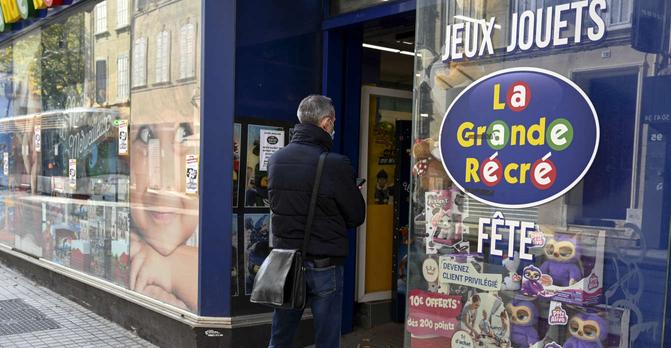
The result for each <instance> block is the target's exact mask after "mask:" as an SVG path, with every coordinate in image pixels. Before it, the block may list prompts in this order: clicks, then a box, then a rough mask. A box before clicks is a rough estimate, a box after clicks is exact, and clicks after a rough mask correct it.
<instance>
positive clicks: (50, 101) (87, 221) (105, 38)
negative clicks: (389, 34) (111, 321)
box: [0, 0, 201, 312]
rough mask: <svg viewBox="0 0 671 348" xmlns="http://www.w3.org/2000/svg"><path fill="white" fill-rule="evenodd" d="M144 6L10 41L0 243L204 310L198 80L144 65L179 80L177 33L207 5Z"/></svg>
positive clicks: (0, 131)
mask: <svg viewBox="0 0 671 348" xmlns="http://www.w3.org/2000/svg"><path fill="white" fill-rule="evenodd" d="M108 4H109V6H110V7H109V8H108ZM135 4H136V5H137V7H135V6H133V7H130V5H131V3H130V2H128V1H124V0H115V1H111V2H107V1H102V2H98V3H97V4H96V5H95V7H87V6H77V7H72V8H70V9H69V10H68V11H63V12H60V13H59V14H57V16H59V17H58V20H54V21H44V22H39V21H36V22H35V25H33V26H32V27H30V29H28V31H27V32H26V33H25V34H22V35H19V36H16V37H15V38H6V39H5V41H3V42H2V43H0V163H1V164H2V166H1V167H2V172H1V173H0V243H2V244H6V245H9V246H12V247H15V248H17V249H19V250H21V251H23V252H26V253H29V254H32V255H35V256H38V257H42V258H45V259H47V260H51V261H53V262H55V263H57V264H60V265H61V266H64V267H69V268H73V269H76V270H78V271H81V272H84V273H86V274H88V275H91V276H93V277H96V278H99V279H101V280H104V281H108V282H112V283H115V284H117V285H120V286H122V287H124V288H126V289H128V290H130V291H136V292H139V293H142V294H144V295H146V296H150V297H152V298H154V299H157V300H159V301H162V302H164V303H166V304H168V305H171V306H175V307H178V308H183V309H186V310H189V311H192V312H196V311H197V303H198V279H197V277H198V243H199V232H198V214H199V205H198V201H199V193H200V192H199V180H198V177H199V175H198V174H199V173H198V172H199V170H200V165H199V163H200V162H199V155H200V153H199V151H200V108H199V102H198V101H199V100H200V88H199V87H200V81H198V80H197V79H196V78H195V77H196V76H195V74H194V76H193V77H194V78H193V79H191V80H189V81H188V82H184V83H181V84H180V85H179V86H173V85H165V86H162V88H159V89H152V88H148V86H147V72H148V71H149V72H150V74H151V78H152V80H151V82H152V83H153V82H154V81H153V78H154V76H153V74H154V73H155V72H158V75H157V76H158V77H160V81H164V82H169V81H170V40H171V39H170V33H171V32H178V31H179V30H181V28H182V25H184V23H192V24H193V25H194V26H197V25H198V22H199V21H200V11H201V8H200V2H199V1H172V2H166V3H164V4H162V11H152V12H147V11H145V7H144V5H145V3H144V2H141V1H139V2H136V3H135ZM129 7H130V8H132V9H133V10H134V12H133V13H132V14H131V13H129V12H130V9H129ZM108 10H109V16H111V17H116V19H115V20H114V21H113V22H111V23H114V22H116V25H117V27H119V28H115V29H123V30H108ZM131 15H132V16H131ZM175 16H179V17H180V18H179V19H178V20H177V21H174V19H175ZM131 18H132V19H133V20H132V23H131V20H130V19H131ZM111 25H114V24H111ZM192 36H193V38H192V41H194V42H195V41H196V40H198V39H199V38H198V37H196V33H195V31H194V32H192ZM155 38H160V39H157V41H158V42H157V41H155ZM158 46H160V48H161V49H160V52H157V49H158V48H159V47H158ZM191 47H192V48H189V46H188V45H187V52H189V53H190V54H191V56H192V57H194V59H193V60H192V61H191V62H192V64H193V70H194V71H196V69H198V68H199V66H200V62H199V61H197V60H196V59H195V57H196V56H197V55H198V52H197V51H196V50H197V49H198V47H197V46H191ZM189 50H192V51H189ZM157 55H158V56H159V57H160V58H161V59H159V60H156V59H155V57H157ZM150 57H151V59H150ZM189 68H190V67H189ZM131 87H132V88H131ZM131 255H133V256H134V257H131ZM138 255H142V257H137V256H138ZM131 268H133V269H137V272H131ZM131 273H132V274H131Z"/></svg>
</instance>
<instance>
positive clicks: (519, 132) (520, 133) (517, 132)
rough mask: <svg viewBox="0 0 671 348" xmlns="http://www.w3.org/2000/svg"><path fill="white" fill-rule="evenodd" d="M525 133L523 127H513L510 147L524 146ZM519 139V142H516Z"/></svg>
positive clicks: (519, 125)
mask: <svg viewBox="0 0 671 348" xmlns="http://www.w3.org/2000/svg"><path fill="white" fill-rule="evenodd" d="M526 132H527V130H526V129H525V128H524V125H521V124H518V125H514V126H513V128H512V131H511V132H510V133H511V134H510V145H518V144H519V145H524V144H526V140H525V139H526ZM518 139H519V142H518V141H517V140H518Z"/></svg>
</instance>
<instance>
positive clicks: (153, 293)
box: [143, 285, 189, 310]
mask: <svg viewBox="0 0 671 348" xmlns="http://www.w3.org/2000/svg"><path fill="white" fill-rule="evenodd" d="M143 293H144V294H145V295H147V296H149V297H151V298H153V299H156V300H159V301H161V302H165V303H169V304H171V305H173V306H175V307H178V308H181V309H184V310H189V308H188V307H187V306H186V304H184V302H182V300H180V299H178V298H177V297H176V296H175V295H174V294H172V293H168V292H166V291H165V290H163V289H162V288H161V287H158V286H156V285H147V286H146V287H145V288H144V292H143Z"/></svg>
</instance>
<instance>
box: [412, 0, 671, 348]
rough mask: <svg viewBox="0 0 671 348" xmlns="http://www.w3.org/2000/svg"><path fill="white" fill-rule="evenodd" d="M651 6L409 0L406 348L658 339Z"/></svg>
mask: <svg viewBox="0 0 671 348" xmlns="http://www.w3.org/2000/svg"><path fill="white" fill-rule="evenodd" d="M668 11H669V8H668V3H667V2H664V1H599V0H592V1H577V2H568V1H567V2H564V1H511V2H503V1H501V2H484V1H483V2H480V1H458V0H455V1H431V0H426V1H424V0H420V1H418V3H417V32H418V35H417V38H418V40H417V47H416V53H417V60H416V66H415V67H416V70H415V72H416V74H417V75H416V77H417V80H415V92H416V95H415V98H416V99H415V110H414V111H415V112H414V118H413V120H414V126H415V128H414V136H415V140H416V142H417V144H420V143H426V142H428V143H429V144H430V145H431V146H433V147H434V148H435V151H433V152H432V153H431V155H432V156H433V157H431V158H430V160H431V161H430V162H429V166H428V169H427V170H426V172H425V174H424V175H420V176H419V177H416V181H415V184H414V185H413V189H414V191H413V195H414V200H413V208H412V213H411V214H412V216H413V217H414V219H413V220H412V221H413V226H412V228H411V235H412V241H411V244H410V247H409V249H410V264H411V266H410V267H409V270H410V271H409V285H408V288H409V289H410V290H409V301H408V311H409V316H408V318H407V322H406V325H407V326H406V328H407V330H408V331H409V334H408V336H407V337H408V340H409V342H408V344H409V346H412V347H438V346H441V347H661V346H667V345H668V337H665V336H666V329H665V319H667V318H668V317H669V315H668V310H667V308H668V307H667V299H668V291H667V284H668V282H667V279H668V262H669V238H668V236H669V218H670V215H669V213H670V211H669V203H670V201H671V194H670V193H669V188H668V181H669V179H670V177H669V150H670V148H669V143H668V141H667V140H666V139H667V138H668V136H669V130H670V128H669V125H670V124H669V123H668V120H669V118H668V113H669V104H668V101H667V99H668V95H667V94H668V93H669V91H670V89H669V86H670V83H671V79H670V78H669V75H668V73H669V69H668V47H669V45H668V44H669V28H670V27H669V20H668V18H669V17H668ZM415 146H417V145H415ZM434 163H435V164H434Z"/></svg>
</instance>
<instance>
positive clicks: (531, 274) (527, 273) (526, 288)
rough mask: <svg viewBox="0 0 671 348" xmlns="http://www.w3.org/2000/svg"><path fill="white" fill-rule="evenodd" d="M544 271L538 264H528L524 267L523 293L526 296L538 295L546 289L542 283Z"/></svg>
mask: <svg viewBox="0 0 671 348" xmlns="http://www.w3.org/2000/svg"><path fill="white" fill-rule="evenodd" d="M542 275H543V272H541V270H540V269H539V268H538V267H536V266H533V265H531V266H527V267H525V268H524V271H523V276H522V294H523V295H525V296H538V295H540V294H542V293H543V292H544V291H545V287H544V286H543V284H542V283H541V276H542Z"/></svg>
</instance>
